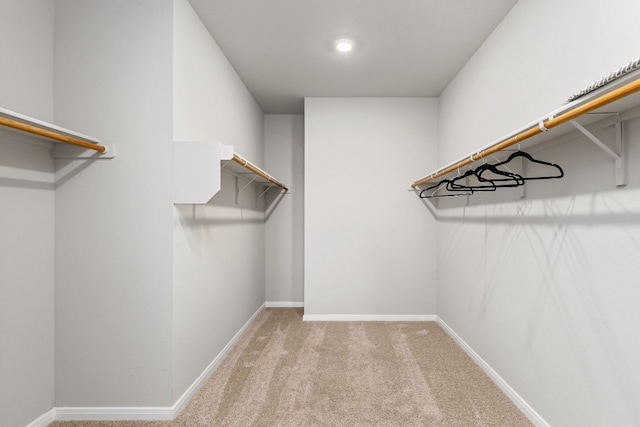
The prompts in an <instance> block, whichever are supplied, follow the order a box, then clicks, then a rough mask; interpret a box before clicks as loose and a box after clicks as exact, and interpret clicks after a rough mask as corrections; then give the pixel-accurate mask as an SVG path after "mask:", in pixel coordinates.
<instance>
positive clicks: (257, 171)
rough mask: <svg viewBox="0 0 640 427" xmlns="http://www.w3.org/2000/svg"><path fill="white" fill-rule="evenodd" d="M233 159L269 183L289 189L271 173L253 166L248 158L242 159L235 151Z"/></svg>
mask: <svg viewBox="0 0 640 427" xmlns="http://www.w3.org/2000/svg"><path fill="white" fill-rule="evenodd" d="M233 161H234V162H236V163H238V164H239V165H241V166H244V167H245V168H247V169H249V170H250V171H251V172H253V173H255V174H256V175H260V176H261V177H263V178H264V179H266V180H267V181H269V182H270V183H272V184H274V185H276V186H278V187H280V188H282V189H283V190H284V191H289V189H288V188H287V187H286V186H285V185H284V184H283V183H281V182H280V181H278V180H277V179H275V178H274V177H272V176H271V175H269V174H268V173H266V172H265V171H263V170H262V169H260V168H259V167H257V166H255V165H254V164H252V163H251V162H249V161H248V160H246V159H243V158H242V157H240V156H238V155H237V154H235V153H233Z"/></svg>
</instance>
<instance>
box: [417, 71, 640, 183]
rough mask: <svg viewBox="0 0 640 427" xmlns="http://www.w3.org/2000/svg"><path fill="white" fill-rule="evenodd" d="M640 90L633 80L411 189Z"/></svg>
mask: <svg viewBox="0 0 640 427" xmlns="http://www.w3.org/2000/svg"><path fill="white" fill-rule="evenodd" d="M639 90H640V79H638V80H635V81H633V82H631V83H627V84H626V85H624V86H621V87H619V88H618V89H615V90H612V91H611V92H608V93H606V94H604V95H602V96H600V97H598V98H596V99H593V100H591V101H589V102H586V103H584V104H582V105H580V106H578V107H576V108H574V109H573V110H570V111H567V112H566V113H563V114H560V115H559V116H557V117H552V118H550V119H549V120H547V121H546V122H544V121H541V122H540V123H539V124H538V126H533V127H531V128H529V129H527V130H525V131H523V132H520V133H519V134H517V135H516V136H512V137H511V138H508V139H505V140H504V141H501V142H497V143H495V144H493V145H491V146H490V147H487V148H485V149H483V150H481V151H478V152H477V153H476V154H471V155H470V156H469V157H467V158H465V159H464V160H460V161H459V162H457V163H454V164H452V165H450V166H446V167H444V168H442V169H438V170H437V171H436V172H434V173H432V174H431V175H429V176H427V177H424V178H422V179H421V180H418V181H416V182H414V183H413V184H411V187H412V188H414V189H415V188H416V187H418V186H420V185H422V184H426V183H427V182H429V181H434V180H436V179H438V178H440V177H441V176H444V175H446V174H448V173H451V172H453V171H455V170H457V169H459V168H461V167H463V166H467V165H469V164H471V163H473V162H475V161H477V160H480V159H482V158H483V157H486V156H490V155H491V154H494V153H496V152H498V151H500V150H504V149H505V148H507V147H510V146H512V145H515V144H517V143H519V142H522V141H524V140H525V139H528V138H531V137H532V136H535V135H537V134H539V133H542V132H544V131H546V130H549V129H552V128H554V127H556V126H560V125H561V124H563V123H566V122H568V121H570V120H573V119H575V118H577V117H580V116H582V115H583V114H586V113H589V112H591V111H593V110H596V109H598V108H600V107H603V106H605V105H607V104H610V103H612V102H615V101H617V100H619V99H621V98H624V97H625V96H627V95H631V94H632V93H635V92H638V91H639Z"/></svg>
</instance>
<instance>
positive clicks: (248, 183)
mask: <svg viewBox="0 0 640 427" xmlns="http://www.w3.org/2000/svg"><path fill="white" fill-rule="evenodd" d="M256 178H258V176H257V175H256V176H254V177H253V178H251V180H249V182H247V183H246V184H245V185H244V187H242V188H241V189H239V190H238V194H240V193H242V192H243V191H244V189H245V188H247V187H248V186H250V185H251V184H252V183H253V181H255V180H256Z"/></svg>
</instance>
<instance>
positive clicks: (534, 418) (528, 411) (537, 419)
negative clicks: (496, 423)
mask: <svg viewBox="0 0 640 427" xmlns="http://www.w3.org/2000/svg"><path fill="white" fill-rule="evenodd" d="M435 321H436V323H437V324H438V326H440V327H441V328H442V329H443V330H444V331H445V332H446V333H447V335H449V336H450V337H451V339H453V340H454V341H455V342H456V344H458V345H459V346H460V347H461V348H462V349H463V350H464V352H465V353H467V355H468V356H469V357H471V359H472V360H473V361H474V362H475V364H476V365H478V366H479V367H480V369H482V371H483V372H484V373H485V374H486V375H487V376H488V377H489V378H491V380H492V381H493V382H494V383H495V384H496V385H497V386H498V388H499V389H500V390H502V392H503V393H504V394H505V395H506V396H507V397H508V398H509V400H511V401H512V402H513V404H514V405H516V406H517V407H518V409H520V411H521V412H522V413H523V414H524V415H525V416H526V417H527V419H529V421H531V422H532V423H533V424H534V425H535V426H537V427H550V425H549V423H547V422H546V421H545V420H544V418H542V417H541V416H540V414H538V413H537V412H536V411H535V409H533V408H532V407H531V406H530V405H529V404H528V403H527V402H526V401H525V400H524V399H523V398H522V397H521V396H520V395H519V394H518V393H517V392H516V391H515V390H514V389H513V388H511V386H510V385H509V384H508V383H507V382H506V381H505V380H504V379H503V378H502V377H501V376H500V375H498V373H497V372H496V371H494V370H493V368H492V367H491V366H490V365H489V364H488V363H487V362H485V361H484V359H483V358H482V357H480V355H479V354H478V353H476V352H475V351H474V350H473V348H471V346H470V345H469V344H467V343H466V341H465V340H463V339H462V337H460V335H458V334H457V333H456V332H455V331H454V330H453V329H452V328H451V327H450V326H449V325H447V323H446V322H445V321H444V320H442V318H440V317H439V316H436V320H435Z"/></svg>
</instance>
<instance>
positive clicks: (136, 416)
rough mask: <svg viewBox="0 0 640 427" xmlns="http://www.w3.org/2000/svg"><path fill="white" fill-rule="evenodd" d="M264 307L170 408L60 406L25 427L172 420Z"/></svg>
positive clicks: (262, 308) (259, 309)
mask: <svg viewBox="0 0 640 427" xmlns="http://www.w3.org/2000/svg"><path fill="white" fill-rule="evenodd" d="M265 305H266V304H262V306H260V308H258V310H257V311H256V312H255V313H254V314H253V315H252V316H251V318H250V319H249V320H247V322H246V323H245V324H244V326H242V328H240V330H239V331H238V332H237V333H236V334H235V335H234V336H233V338H231V341H229V343H227V345H226V346H225V347H224V348H223V349H222V351H221V352H220V353H219V354H218V355H217V356H216V357H215V359H213V361H212V362H211V363H210V364H209V366H207V367H206V368H205V370H204V371H203V372H202V374H200V376H199V377H198V378H196V380H195V381H194V382H193V384H191V386H189V388H188V389H187V390H186V391H185V392H184V393H183V394H182V396H180V398H179V399H178V400H177V401H176V403H175V404H174V405H173V406H166V407H163V406H157V407H121V408H118V407H61V408H53V409H52V410H51V411H49V412H47V413H46V414H44V415H42V416H41V417H39V418H38V419H37V420H35V421H33V422H32V423H31V424H29V425H28V426H27V427H46V426H47V425H49V424H50V423H52V422H53V421H129V420H130V421H139V420H145V421H172V420H175V419H176V418H177V416H178V415H179V414H180V412H182V410H183V409H184V408H185V407H186V406H187V403H189V400H191V398H192V397H193V396H194V395H195V393H196V392H197V391H198V390H199V389H200V387H201V386H202V384H204V382H205V381H206V380H207V379H208V378H209V376H211V374H212V373H213V372H214V371H215V370H216V368H217V367H218V365H220V363H221V362H222V361H223V360H224V358H225V357H226V356H227V354H228V353H229V351H231V349H232V348H233V347H234V346H235V345H236V343H237V342H238V340H239V339H240V337H241V336H242V334H243V333H244V332H245V331H246V330H247V328H249V326H250V325H251V323H253V321H254V320H255V319H256V317H258V315H259V314H260V313H261V312H262V310H264V308H265Z"/></svg>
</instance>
